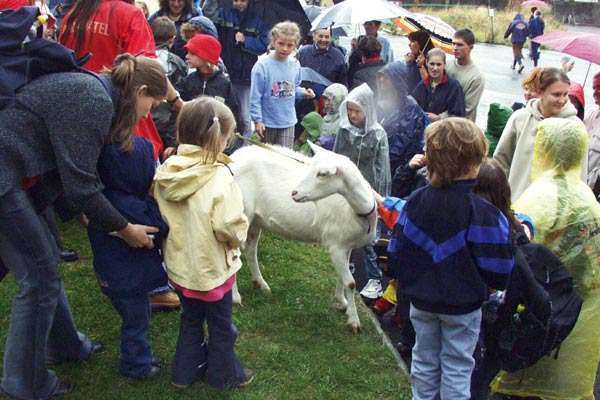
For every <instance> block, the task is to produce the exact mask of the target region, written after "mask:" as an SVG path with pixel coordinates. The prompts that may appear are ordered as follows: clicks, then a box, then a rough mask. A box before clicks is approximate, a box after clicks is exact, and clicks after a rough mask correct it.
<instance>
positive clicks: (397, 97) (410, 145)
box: [378, 62, 429, 174]
mask: <svg viewBox="0 0 600 400" xmlns="http://www.w3.org/2000/svg"><path fill="white" fill-rule="evenodd" d="M379 74H380V75H383V76H385V77H386V78H388V80H389V81H391V82H392V83H393V87H390V88H388V90H386V91H385V92H382V91H380V94H379V99H378V100H379V101H378V106H379V109H378V116H379V123H380V124H381V126H383V128H384V129H385V131H386V133H387V136H388V145H389V151H390V157H389V158H390V170H391V173H392V174H393V173H394V172H395V171H396V169H397V168H398V167H401V166H403V165H405V164H407V163H408V162H409V161H410V159H411V158H412V157H413V156H414V155H415V154H417V153H422V152H423V144H424V142H423V141H424V136H423V135H424V132H425V128H426V127H427V125H429V118H428V117H427V114H425V113H424V112H423V110H422V109H421V107H420V106H419V105H418V104H417V102H416V100H415V99H414V98H413V97H412V96H410V95H409V94H408V86H407V84H406V80H407V78H408V72H407V70H406V67H405V66H404V63H402V62H394V63H391V64H389V65H387V66H386V67H384V68H383V69H382V70H381V71H380V72H379Z"/></svg>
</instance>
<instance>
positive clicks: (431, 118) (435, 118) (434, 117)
mask: <svg viewBox="0 0 600 400" xmlns="http://www.w3.org/2000/svg"><path fill="white" fill-rule="evenodd" d="M427 116H428V117H429V121H431V122H435V121H439V120H440V116H439V115H437V114H434V113H431V112H428V113H427Z"/></svg>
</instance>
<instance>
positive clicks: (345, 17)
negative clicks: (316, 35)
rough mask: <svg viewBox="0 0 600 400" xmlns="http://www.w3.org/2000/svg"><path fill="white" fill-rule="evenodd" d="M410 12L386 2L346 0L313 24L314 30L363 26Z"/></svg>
mask: <svg viewBox="0 0 600 400" xmlns="http://www.w3.org/2000/svg"><path fill="white" fill-rule="evenodd" d="M410 15H411V13H410V11H408V10H406V9H404V8H402V7H399V6H397V5H395V4H394V3H392V2H388V1H386V0H345V1H343V2H341V3H338V4H336V5H335V6H333V7H330V8H328V9H326V10H324V11H323V12H322V13H321V15H319V16H318V17H317V18H315V20H314V21H313V23H312V30H313V31H314V30H316V29H321V28H327V27H330V26H334V27H336V26H347V25H358V24H363V23H365V22H367V21H382V20H386V19H392V18H397V17H405V16H410Z"/></svg>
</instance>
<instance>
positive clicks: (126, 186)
mask: <svg viewBox="0 0 600 400" xmlns="http://www.w3.org/2000/svg"><path fill="white" fill-rule="evenodd" d="M120 147H121V146H120V144H108V145H105V146H104V147H103V149H102V153H101V154H100V158H99V159H98V175H99V177H100V180H101V181H102V184H103V185H104V190H103V191H102V193H103V194H104V196H105V197H106V198H107V199H108V200H109V201H110V203H111V204H112V205H113V206H114V207H115V208H116V209H117V210H118V211H119V212H120V213H121V214H122V215H123V216H124V217H125V218H126V219H127V220H128V221H129V222H130V223H132V224H142V225H148V226H155V227H157V228H159V232H157V233H155V234H154V244H155V247H154V248H153V249H145V248H141V249H135V248H132V247H129V246H128V245H127V243H126V242H125V241H124V240H123V239H120V238H118V237H115V236H111V235H109V234H107V233H105V232H100V231H98V230H95V229H93V228H91V227H88V236H89V239H90V244H91V246H92V252H93V254H94V270H95V272H96V274H97V276H98V280H99V282H100V286H101V287H102V289H103V290H104V291H109V292H111V293H114V294H118V295H121V296H128V295H138V294H142V293H148V292H149V291H151V290H152V289H155V288H157V287H160V286H164V285H165V284H166V283H167V275H166V273H165V270H164V269H163V267H162V256H161V255H160V252H159V246H158V245H159V244H160V242H161V241H162V240H163V239H164V238H165V237H166V235H167V233H168V227H167V225H166V224H165V222H164V221H163V220H162V218H161V215H160V210H159V209H158V204H157V203H156V201H155V200H154V199H153V198H152V197H151V196H150V195H149V194H148V193H149V190H150V186H151V185H152V180H153V179H154V171H155V162H154V157H153V151H152V144H151V143H150V142H149V141H147V140H146V139H144V138H141V137H136V138H134V139H133V150H132V151H131V152H123V151H122V150H121V148H120Z"/></svg>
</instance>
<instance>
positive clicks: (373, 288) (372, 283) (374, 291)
mask: <svg viewBox="0 0 600 400" xmlns="http://www.w3.org/2000/svg"><path fill="white" fill-rule="evenodd" d="M360 295H361V296H362V297H366V298H367V299H378V298H380V297H381V296H383V288H382V287H381V281H380V280H379V279H369V281H368V282H367V284H366V285H365V287H364V288H363V289H362V290H361V291H360Z"/></svg>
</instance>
